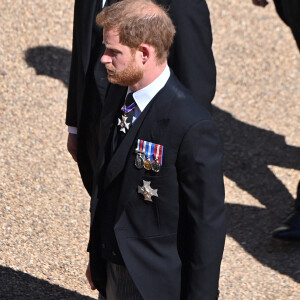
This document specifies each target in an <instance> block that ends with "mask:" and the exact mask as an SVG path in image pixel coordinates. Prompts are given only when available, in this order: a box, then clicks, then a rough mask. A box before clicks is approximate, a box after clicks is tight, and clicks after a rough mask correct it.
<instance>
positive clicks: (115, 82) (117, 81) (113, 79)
mask: <svg viewBox="0 0 300 300" xmlns="http://www.w3.org/2000/svg"><path fill="white" fill-rule="evenodd" d="M107 79H108V81H109V82H110V83H112V84H117V85H121V86H127V84H125V83H123V82H122V81H120V80H118V79H117V78H115V77H113V76H110V75H107Z"/></svg>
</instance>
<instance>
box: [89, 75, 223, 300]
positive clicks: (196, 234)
mask: <svg viewBox="0 0 300 300" xmlns="http://www.w3.org/2000/svg"><path fill="white" fill-rule="evenodd" d="M125 92H126V89H125V90H124V89H123V88H121V87H116V86H113V85H112V86H111V87H110V88H109V90H108V95H107V100H106V101H107V103H105V104H104V107H103V112H102V115H101V122H100V128H99V143H100V145H99V160H98V174H100V178H98V181H97V183H98V184H95V185H94V197H92V200H91V223H92V225H91V237H90V244H89V251H90V254H91V269H92V276H93V281H94V283H95V285H96V286H97V288H98V289H99V290H100V291H101V292H102V293H104V292H105V271H104V270H105V268H104V264H103V262H101V259H100V258H99V257H97V231H98V230H99V228H95V225H94V224H97V216H98V214H97V213H96V211H97V207H99V205H101V201H103V200H105V201H109V199H112V197H116V195H118V213H117V218H116V220H115V226H114V231H115V235H116V238H117V242H118V245H119V249H120V252H121V254H122V257H123V259H124V262H125V264H126V267H127V268H128V271H129V273H130V275H131V277H132V279H133V281H134V282H135V284H136V286H137V288H138V289H139V291H140V293H141V295H142V296H143V298H144V299H145V300H153V299H164V300H176V299H182V300H187V299H195V300H196V299H197V300H200V299H216V298H217V294H218V280H219V271H220V263H221V258H222V253H223V247H224V238H225V213H224V186H223V175H222V145H221V141H220V136H219V132H218V130H217V128H216V125H215V123H214V122H213V120H212V119H211V116H210V114H209V113H208V112H207V111H206V109H204V108H203V107H202V106H201V105H200V104H198V103H197V101H196V100H195V99H194V98H193V96H192V95H191V94H190V92H188V91H187V90H186V89H185V88H184V87H183V86H182V85H181V84H180V83H179V81H178V80H177V78H176V77H175V76H174V75H173V74H172V75H171V77H170V79H169V80H168V82H167V84H166V85H165V87H164V88H163V89H162V90H161V91H160V92H159V93H158V94H157V95H156V96H155V97H154V98H153V100H152V101H151V102H150V103H149V104H148V106H147V107H146V108H145V110H144V111H143V112H142V114H141V115H140V116H139V118H138V119H137V120H136V122H135V123H134V124H133V126H132V127H131V129H130V130H129V132H128V133H127V134H126V136H125V138H124V140H123V141H122V143H121V144H120V146H119V148H118V149H117V150H116V152H115V153H114V155H113V156H112V157H111V159H110V158H109V155H107V153H108V152H107V151H106V150H107V147H109V145H110V144H111V132H112V130H113V127H114V125H115V123H116V115H117V114H118V111H119V109H120V106H121V105H122V104H123V101H124V93H125ZM138 139H142V140H145V141H149V142H153V143H156V144H160V145H163V146H164V152H163V153H164V154H163V164H162V168H161V171H160V172H159V173H154V172H153V171H146V170H145V169H137V168H136V167H135V165H134V160H135V156H136V154H135V148H136V145H137V140H138ZM143 180H146V181H150V182H151V187H152V188H153V189H157V190H158V197H153V201H152V202H147V201H145V200H144V198H143V196H142V195H141V194H139V193H138V186H139V185H140V186H141V185H142V184H143ZM116 191H119V193H116ZM99 199H100V200H99Z"/></svg>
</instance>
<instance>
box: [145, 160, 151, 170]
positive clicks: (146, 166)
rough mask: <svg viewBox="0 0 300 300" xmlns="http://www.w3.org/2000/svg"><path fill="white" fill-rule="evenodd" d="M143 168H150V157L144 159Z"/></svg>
mask: <svg viewBox="0 0 300 300" xmlns="http://www.w3.org/2000/svg"><path fill="white" fill-rule="evenodd" d="M144 168H145V169H146V170H148V171H150V170H152V163H151V161H150V157H148V158H147V160H145V161H144Z"/></svg>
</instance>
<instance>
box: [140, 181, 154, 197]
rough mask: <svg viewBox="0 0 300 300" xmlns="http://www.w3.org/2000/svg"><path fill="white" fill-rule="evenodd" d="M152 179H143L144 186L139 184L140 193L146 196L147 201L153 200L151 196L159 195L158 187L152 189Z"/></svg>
mask: <svg viewBox="0 0 300 300" xmlns="http://www.w3.org/2000/svg"><path fill="white" fill-rule="evenodd" d="M150 184H151V181H146V180H143V186H138V193H140V194H142V195H143V196H144V200H145V201H149V202H152V199H151V197H152V196H155V197H158V194H157V189H152V188H151V186H150Z"/></svg>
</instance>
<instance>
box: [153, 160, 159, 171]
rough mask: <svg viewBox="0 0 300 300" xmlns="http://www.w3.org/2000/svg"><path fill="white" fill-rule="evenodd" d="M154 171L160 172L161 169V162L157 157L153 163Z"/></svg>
mask: <svg viewBox="0 0 300 300" xmlns="http://www.w3.org/2000/svg"><path fill="white" fill-rule="evenodd" d="M152 171H154V172H155V173H158V172H159V171H160V163H159V162H158V160H157V159H155V161H154V162H153V163H152Z"/></svg>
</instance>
